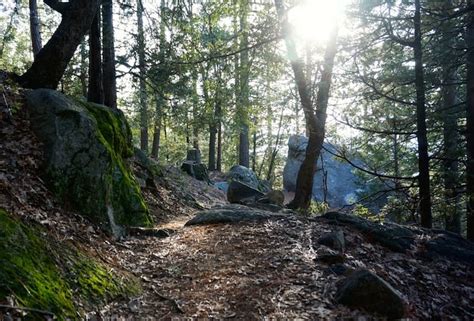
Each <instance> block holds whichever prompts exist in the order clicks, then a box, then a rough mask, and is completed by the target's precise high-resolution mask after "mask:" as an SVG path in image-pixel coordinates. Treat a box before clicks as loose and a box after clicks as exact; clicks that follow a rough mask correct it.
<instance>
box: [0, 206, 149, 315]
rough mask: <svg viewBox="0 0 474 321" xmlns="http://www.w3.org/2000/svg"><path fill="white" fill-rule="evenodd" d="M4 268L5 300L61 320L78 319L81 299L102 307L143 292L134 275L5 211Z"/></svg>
mask: <svg viewBox="0 0 474 321" xmlns="http://www.w3.org/2000/svg"><path fill="white" fill-rule="evenodd" d="M52 256H54V258H52ZM0 266H1V268H0V300H3V299H5V297H6V296H9V295H12V296H14V297H15V298H16V300H17V301H18V302H19V303H20V304H21V305H22V306H25V307H29V308H36V309H41V310H46V311H50V312H52V313H54V314H55V315H56V316H57V317H58V318H59V319H61V320H64V319H68V318H69V319H70V318H79V313H78V312H77V311H78V306H75V304H77V303H79V302H81V303H82V304H83V305H91V306H97V304H104V303H106V302H108V301H110V300H112V299H116V298H119V297H128V296H130V295H136V294H138V293H139V292H140V290H141V289H140V287H139V284H138V282H137V281H136V280H134V279H133V278H131V277H129V276H126V275H122V274H119V273H117V272H113V271H112V270H110V269H108V268H107V267H105V266H104V265H102V264H99V263H98V262H96V261H94V260H93V259H92V258H90V257H87V256H86V255H84V254H82V253H80V252H79V251H77V250H76V249H74V248H73V247H71V246H69V245H67V244H61V245H59V244H58V243H57V242H54V241H53V240H52V239H51V238H50V237H49V236H48V234H47V233H46V232H44V231H42V230H41V229H40V228H35V227H29V226H26V225H24V224H23V223H21V222H19V221H18V220H16V219H14V218H12V217H10V216H9V215H8V214H7V213H6V212H5V211H4V210H1V209H0ZM35 317H38V316H31V318H32V319H34V318H35Z"/></svg>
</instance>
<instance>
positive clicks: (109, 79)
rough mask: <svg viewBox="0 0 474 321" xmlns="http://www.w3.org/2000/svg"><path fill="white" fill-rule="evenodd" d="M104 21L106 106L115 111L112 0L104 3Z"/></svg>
mask: <svg viewBox="0 0 474 321" xmlns="http://www.w3.org/2000/svg"><path fill="white" fill-rule="evenodd" d="M102 21H103V22H102V43H103V49H102V51H103V52H102V57H103V73H104V79H103V87H104V105H106V106H109V107H110V108H114V109H115V108H117V84H116V79H115V78H116V75H115V41H114V18H113V3H112V0H103V1H102Z"/></svg>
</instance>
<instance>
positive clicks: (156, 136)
mask: <svg viewBox="0 0 474 321" xmlns="http://www.w3.org/2000/svg"><path fill="white" fill-rule="evenodd" d="M155 100H156V107H155V126H154V131H153V142H152V145H151V157H153V158H154V159H158V153H159V150H160V139H161V114H162V111H161V110H162V108H163V105H164V99H162V98H161V97H159V96H158V95H156V98H155Z"/></svg>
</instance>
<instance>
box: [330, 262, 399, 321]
mask: <svg viewBox="0 0 474 321" xmlns="http://www.w3.org/2000/svg"><path fill="white" fill-rule="evenodd" d="M335 299H336V301H337V302H338V303H340V304H344V305H346V306H349V307H351V308H356V309H364V310H366V311H368V312H372V313H377V314H379V315H382V316H384V317H386V318H389V319H400V318H402V317H403V316H404V315H405V301H404V299H403V298H402V296H401V294H400V293H399V292H398V291H397V290H395V289H394V288H393V287H392V286H391V285H390V284H388V283H387V282H385V281H384V280H382V279H381V278H380V277H379V276H377V275H375V274H374V273H372V272H370V271H367V270H359V271H356V272H354V273H352V274H351V275H350V276H349V277H347V278H345V279H343V280H342V281H341V282H339V284H338V286H337V291H336V296H335Z"/></svg>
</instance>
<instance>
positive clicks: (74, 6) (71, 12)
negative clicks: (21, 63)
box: [19, 0, 99, 89]
mask: <svg viewBox="0 0 474 321" xmlns="http://www.w3.org/2000/svg"><path fill="white" fill-rule="evenodd" d="M45 3H46V4H47V5H49V6H50V7H52V8H53V9H55V10H56V11H59V12H60V13H61V14H62V20H61V23H60V24H59V26H58V28H57V29H56V31H55V32H54V34H53V36H52V37H51V39H49V41H48V42H47V43H46V45H45V46H44V47H43V49H41V50H40V52H39V53H38V54H37V55H36V56H35V59H34V62H33V64H32V65H31V67H30V68H29V69H28V70H27V71H26V72H25V73H24V74H23V75H22V76H21V77H20V78H19V83H20V84H21V85H22V86H23V87H27V88H51V89H56V88H57V87H58V84H59V81H60V80H61V77H62V76H63V74H64V71H65V70H66V67H67V65H68V63H69V61H70V60H71V58H72V57H73V55H74V52H75V51H76V49H77V46H79V44H80V43H81V41H82V39H83V37H84V35H85V34H86V33H87V32H88V31H89V29H90V27H91V24H92V20H93V19H94V16H95V14H96V12H97V9H98V6H99V0H75V1H70V2H68V3H63V2H58V1H52V0H49V1H47V0H45Z"/></svg>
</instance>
